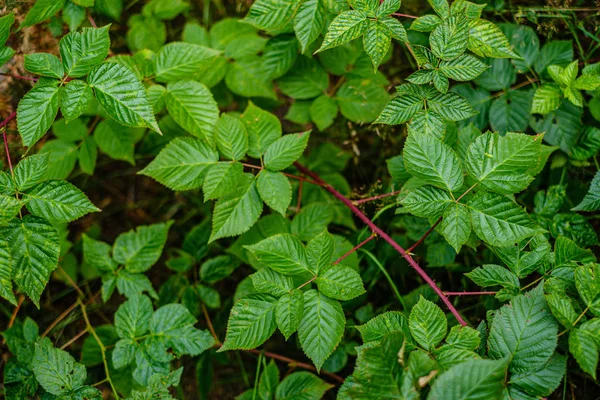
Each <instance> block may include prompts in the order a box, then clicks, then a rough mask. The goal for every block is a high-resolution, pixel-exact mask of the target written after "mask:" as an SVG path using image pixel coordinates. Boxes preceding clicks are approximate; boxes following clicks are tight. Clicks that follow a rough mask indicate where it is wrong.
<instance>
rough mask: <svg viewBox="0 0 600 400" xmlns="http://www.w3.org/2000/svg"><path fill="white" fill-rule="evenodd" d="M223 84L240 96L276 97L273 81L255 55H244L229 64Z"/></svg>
mask: <svg viewBox="0 0 600 400" xmlns="http://www.w3.org/2000/svg"><path fill="white" fill-rule="evenodd" d="M225 84H226V85H227V87H228V88H229V90H231V91H232V92H233V93H235V94H238V95H240V96H244V97H265V98H268V99H275V98H276V95H275V91H274V88H273V83H272V82H271V81H270V80H269V78H268V76H267V75H266V73H265V71H264V67H263V60H262V58H261V57H258V56H256V55H249V56H245V57H242V58H240V59H238V60H237V61H236V62H234V63H233V64H229V67H228V69H227V75H225Z"/></svg>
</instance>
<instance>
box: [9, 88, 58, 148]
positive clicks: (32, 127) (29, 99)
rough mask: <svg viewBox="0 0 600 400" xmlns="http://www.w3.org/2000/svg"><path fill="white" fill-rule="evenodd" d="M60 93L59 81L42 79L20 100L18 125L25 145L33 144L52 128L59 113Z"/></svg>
mask: <svg viewBox="0 0 600 400" xmlns="http://www.w3.org/2000/svg"><path fill="white" fill-rule="evenodd" d="M58 94H59V90H58V81H53V80H52V81H50V80H45V79H40V80H39V81H38V83H37V84H36V85H35V86H34V87H33V89H31V90H30V91H29V92H27V94H26V95H25V96H23V98H22V99H21V101H19V106H18V107H17V127H18V130H19V133H20V134H21V138H22V139H23V145H24V146H26V147H31V146H33V145H34V144H36V143H37V141H38V140H40V139H41V138H42V136H44V134H45V133H46V132H48V129H50V126H51V125H52V123H53V122H54V119H55V118H56V114H57V113H58V101H59V95H58Z"/></svg>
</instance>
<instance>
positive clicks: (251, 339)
mask: <svg viewBox="0 0 600 400" xmlns="http://www.w3.org/2000/svg"><path fill="white" fill-rule="evenodd" d="M276 304H277V299H276V298H275V297H272V296H269V295H266V294H251V295H248V296H246V297H243V298H241V299H240V300H239V301H238V302H237V303H235V304H234V306H233V308H232V309H231V314H230V315H229V321H228V322H227V335H226V337H225V342H224V343H223V346H222V347H221V349H219V351H225V350H239V349H244V350H245V349H253V348H256V347H258V346H260V345H261V344H263V343H264V342H265V341H266V340H267V339H268V338H269V337H271V335H272V334H273V332H275V329H276V328H277V325H276V322H275V307H276Z"/></svg>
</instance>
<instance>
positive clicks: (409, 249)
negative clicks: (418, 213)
mask: <svg viewBox="0 0 600 400" xmlns="http://www.w3.org/2000/svg"><path fill="white" fill-rule="evenodd" d="M440 222H442V217H440V218H438V220H437V221H435V224H433V225H432V226H431V228H429V229H428V230H427V232H425V234H424V235H423V236H421V238H420V239H419V240H417V241H416V242H415V244H413V245H412V246H410V247H409V248H408V249H407V250H406V252H407V253H412V251H413V250H414V249H415V248H416V247H417V246H418V245H420V244H421V243H423V240H425V239H427V236H429V235H430V234H431V232H433V231H434V229H435V228H436V227H437V226H438V225H439V223H440Z"/></svg>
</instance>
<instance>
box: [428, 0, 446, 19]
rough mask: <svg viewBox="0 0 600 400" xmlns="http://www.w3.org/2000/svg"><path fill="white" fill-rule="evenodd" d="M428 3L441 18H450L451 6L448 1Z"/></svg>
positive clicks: (431, 0) (433, 0) (430, 1)
mask: <svg viewBox="0 0 600 400" xmlns="http://www.w3.org/2000/svg"><path fill="white" fill-rule="evenodd" d="M427 3H429V5H430V6H431V8H433V11H435V13H436V14H437V15H439V16H440V17H441V18H448V16H449V15H450V6H449V5H448V1H447V0H427Z"/></svg>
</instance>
